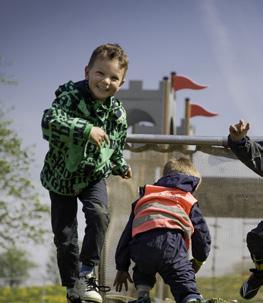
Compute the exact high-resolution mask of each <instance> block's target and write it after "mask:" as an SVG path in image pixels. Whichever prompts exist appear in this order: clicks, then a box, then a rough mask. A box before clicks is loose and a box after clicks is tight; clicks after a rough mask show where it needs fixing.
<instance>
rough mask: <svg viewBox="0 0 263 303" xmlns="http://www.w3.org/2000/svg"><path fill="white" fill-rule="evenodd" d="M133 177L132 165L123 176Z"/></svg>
mask: <svg viewBox="0 0 263 303" xmlns="http://www.w3.org/2000/svg"><path fill="white" fill-rule="evenodd" d="M131 177H132V170H131V167H129V169H128V170H127V172H126V174H125V175H124V176H122V178H123V179H130V178H131Z"/></svg>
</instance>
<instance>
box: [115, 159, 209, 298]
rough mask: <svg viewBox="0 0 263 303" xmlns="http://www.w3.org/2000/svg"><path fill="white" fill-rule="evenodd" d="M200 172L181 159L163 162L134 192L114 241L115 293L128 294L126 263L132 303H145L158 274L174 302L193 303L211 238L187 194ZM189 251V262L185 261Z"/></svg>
mask: <svg viewBox="0 0 263 303" xmlns="http://www.w3.org/2000/svg"><path fill="white" fill-rule="evenodd" d="M200 182H201V176H200V173H199V172H198V171H197V169H196V168H195V167H194V165H193V164H192V162H191V161H190V160H188V159H186V158H180V159H178V160H176V159H171V160H169V161H168V162H167V163H166V164H165V166H164V169H163V177H161V178H160V179H159V180H158V181H157V182H156V183H155V184H154V185H145V186H144V187H142V188H140V197H139V199H138V200H136V201H135V202H134V203H133V204H132V211H131V214H130V218H129V221H128V223H127V225H126V227H125V229H124V231H123V233H122V235H121V238H120V240H119V243H118V246H117V250H116V255H115V261H116V269H117V274H116V277H115V281H114V286H115V287H116V291H121V290H122V288H123V287H125V289H126V290H127V289H128V281H129V282H132V279H131V277H130V274H129V266H130V264H131V260H133V261H134V263H135V267H134V268H133V281H134V284H135V287H136V290H137V295H138V301H141V302H150V298H149V292H150V290H151V289H152V288H153V287H154V285H155V282H156V277H155V276H156V273H159V274H160V276H161V277H162V278H163V280H164V282H165V283H166V284H168V285H169V286H170V289H171V292H172V294H173V296H174V299H175V301H176V302H177V303H187V302H189V303H190V302H199V301H201V300H202V299H203V298H202V296H201V294H200V293H199V291H198V289H197V286H196V280H195V273H196V272H198V270H199V269H200V267H201V265H202V264H203V263H204V261H205V260H206V259H207V257H208V254H209V251H210V245H211V237H210V233H209V229H208V226H207V223H206V221H205V219H204V217H203V215H202V213H201V210H200V208H199V206H198V203H197V200H196V199H195V198H194V196H193V195H192V194H193V192H194V191H195V190H196V189H197V187H198V186H199V184H200ZM190 249H192V256H193V259H192V260H189V250H190Z"/></svg>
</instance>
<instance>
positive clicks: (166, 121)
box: [163, 77, 170, 135]
mask: <svg viewBox="0 0 263 303" xmlns="http://www.w3.org/2000/svg"><path fill="white" fill-rule="evenodd" d="M169 95H170V85H169V80H168V77H163V134H164V135H169V133H170V132H169V114H170V98H169Z"/></svg>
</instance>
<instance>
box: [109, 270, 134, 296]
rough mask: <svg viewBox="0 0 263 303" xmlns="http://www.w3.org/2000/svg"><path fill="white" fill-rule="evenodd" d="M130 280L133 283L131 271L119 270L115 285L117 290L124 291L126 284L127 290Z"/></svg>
mask: <svg viewBox="0 0 263 303" xmlns="http://www.w3.org/2000/svg"><path fill="white" fill-rule="evenodd" d="M128 281H129V282H131V283H133V281H132V278H131V276H130V274H129V272H127V271H120V270H118V271H117V273H116V277H115V280H114V283H113V286H115V288H116V291H118V292H120V291H122V286H124V287H125V290H126V291H127V290H128Z"/></svg>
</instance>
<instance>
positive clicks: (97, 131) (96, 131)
mask: <svg viewBox="0 0 263 303" xmlns="http://www.w3.org/2000/svg"><path fill="white" fill-rule="evenodd" d="M90 140H91V141H92V142H94V143H95V144H96V145H97V146H98V147H99V148H101V144H102V143H103V141H106V142H107V143H108V144H110V140H109V137H108V135H107V134H106V133H105V131H104V130H103V129H102V128H100V127H97V126H93V127H92V129H91V131H90Z"/></svg>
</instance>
